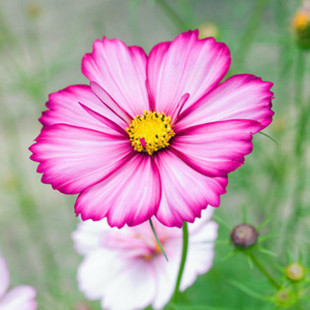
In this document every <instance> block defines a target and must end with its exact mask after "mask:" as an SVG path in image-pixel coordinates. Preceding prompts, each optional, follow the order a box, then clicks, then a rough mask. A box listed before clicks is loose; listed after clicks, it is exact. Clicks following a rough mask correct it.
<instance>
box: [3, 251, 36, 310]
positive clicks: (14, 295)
mask: <svg viewBox="0 0 310 310" xmlns="http://www.w3.org/2000/svg"><path fill="white" fill-rule="evenodd" d="M9 285H10V274H9V270H8V267H7V264H6V262H5V260H4V258H2V257H1V255H0V310H34V309H36V308H37V303H36V301H35V296H36V291H35V289H34V288H33V287H31V286H28V285H20V286H16V287H14V288H13V289H11V290H9V291H7V290H8V287H9Z"/></svg>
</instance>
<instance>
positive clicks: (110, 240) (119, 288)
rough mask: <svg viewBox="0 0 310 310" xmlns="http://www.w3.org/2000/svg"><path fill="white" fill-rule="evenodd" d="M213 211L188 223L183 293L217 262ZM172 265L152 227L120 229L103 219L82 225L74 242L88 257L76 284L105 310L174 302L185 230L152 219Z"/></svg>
mask: <svg viewBox="0 0 310 310" xmlns="http://www.w3.org/2000/svg"><path fill="white" fill-rule="evenodd" d="M212 213H213V208H208V209H207V210H205V211H203V213H202V218H201V219H196V221H195V222H194V223H193V224H189V226H188V228H189V248H188V256H187V261H186V265H185V270H184V274H183V278H182V282H181V287H180V289H181V291H184V290H185V289H186V288H187V287H189V286H190V285H192V284H193V283H194V281H195V280H196V278H197V276H198V275H200V274H203V273H205V272H207V271H208V270H209V269H210V268H211V266H212V262H213V257H214V251H213V248H214V240H215V239H216V237H217V224H216V223H215V222H213V221H210V217H211V216H212ZM152 220H153V224H154V226H155V229H156V232H157V234H158V237H159V239H160V241H161V243H162V245H163V247H164V249H165V251H166V253H167V256H168V258H169V262H167V261H166V260H165V258H164V255H163V254H162V253H161V252H160V249H159V248H158V245H157V244H156V241H155V239H154V236H153V233H152V230H151V228H150V225H149V223H148V222H145V223H143V224H141V225H138V226H135V227H131V228H129V227H124V228H122V229H121V230H118V229H117V228H113V229H112V228H111V227H109V226H108V224H107V223H106V221H105V220H101V221H99V222H93V221H91V220H89V221H85V222H82V223H80V224H79V226H78V229H77V230H76V231H75V232H74V233H73V235H72V237H73V240H74V243H75V248H76V250H77V251H78V252H79V253H80V254H82V255H84V260H83V262H82V263H81V265H80V266H79V269H78V283H79V288H80V290H81V291H82V292H83V293H84V294H85V296H86V298H88V299H92V300H96V299H101V306H102V308H103V309H110V310H131V309H132V310H133V309H134V310H137V309H143V308H145V307H147V306H148V305H150V304H152V306H153V308H155V309H162V308H163V307H164V305H165V304H166V303H167V302H168V301H169V300H170V298H171V296H172V294H173V291H174V286H175V282H176V278H177V273H178V268H179V263H180V259H181V252H182V229H179V228H169V227H166V226H163V225H162V224H160V223H159V222H158V221H157V220H156V219H155V218H153V219H152Z"/></svg>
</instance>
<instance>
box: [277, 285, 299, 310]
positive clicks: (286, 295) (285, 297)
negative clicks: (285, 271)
mask: <svg viewBox="0 0 310 310" xmlns="http://www.w3.org/2000/svg"><path fill="white" fill-rule="evenodd" d="M274 301H275V302H276V304H277V305H278V306H280V307H290V306H292V305H293V304H295V303H296V296H295V294H294V293H293V292H292V291H291V290H290V289H288V288H282V289H280V290H279V291H277V293H276V295H275V296H274Z"/></svg>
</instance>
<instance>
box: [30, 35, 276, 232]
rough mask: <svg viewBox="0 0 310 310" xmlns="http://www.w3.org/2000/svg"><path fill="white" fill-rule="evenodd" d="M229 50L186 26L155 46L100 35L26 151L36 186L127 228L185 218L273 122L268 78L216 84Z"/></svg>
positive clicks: (211, 201)
mask: <svg viewBox="0 0 310 310" xmlns="http://www.w3.org/2000/svg"><path fill="white" fill-rule="evenodd" d="M229 66H230V53H229V49H228V47H227V46H226V45H225V44H223V43H219V42H216V41H215V40H214V39H213V38H207V39H203V40H199V39H198V31H197V30H196V31H188V32H186V33H182V34H180V35H179V36H177V37H176V38H175V39H174V40H173V41H172V42H163V43H159V44H158V45H156V46H155V47H154V48H153V49H152V50H151V52H150V54H149V55H148V56H147V55H146V54H145V52H144V51H143V49H141V48H140V47H137V46H131V47H128V46H126V45H125V44H124V43H123V42H121V41H119V40H117V39H113V40H108V39H107V38H103V40H102V41H100V40H97V41H95V43H94V47H93V52H92V53H91V54H86V55H85V56H84V58H83V60H82V72H83V73H84V75H85V76H86V77H87V78H88V79H89V80H90V86H87V85H75V86H70V87H68V88H65V89H64V90H61V91H59V92H56V93H53V94H51V95H50V97H49V101H48V102H47V108H48V110H47V111H45V112H43V115H42V117H41V118H40V121H41V123H42V124H43V129H42V131H41V133H40V135H39V136H38V138H37V139H36V141H37V142H36V143H35V144H34V145H32V146H31V147H30V150H31V151H32V152H33V155H32V156H31V159H32V160H34V161H37V162H39V166H38V170H37V171H38V172H40V173H43V177H42V182H43V183H48V184H51V185H52V187H53V188H54V189H57V190H59V191H61V192H63V193H65V194H79V196H78V199H77V201H76V204H75V212H76V214H77V215H78V214H81V217H82V219H83V220H87V219H92V220H94V221H98V220H101V219H102V218H107V221H108V223H109V225H110V226H112V227H113V226H117V227H119V228H121V227H123V226H124V225H125V224H127V225H129V226H135V225H138V224H140V223H143V222H144V221H146V220H148V219H150V218H151V217H152V216H154V215H155V217H156V218H157V219H158V220H159V221H160V222H161V223H162V224H164V225H166V226H177V227H181V226H182V223H183V222H184V221H187V222H193V221H194V220H195V218H196V217H199V216H200V214H201V210H203V209H205V208H206V207H207V205H210V206H213V207H217V206H219V204H220V195H221V194H224V193H225V192H226V190H225V188H226V185H227V174H228V173H229V172H231V171H233V170H235V169H237V168H238V167H239V166H241V165H242V164H243V162H244V156H245V155H246V154H249V153H250V152H251V151H252V143H251V140H252V135H253V134H255V133H257V132H258V131H260V130H262V129H263V128H265V127H266V126H268V125H269V124H270V122H271V121H272V115H273V112H272V110H271V100H272V97H273V93H272V92H271V91H270V88H271V86H272V83H270V82H264V81H262V80H261V79H260V78H258V77H256V76H253V75H249V74H240V75H235V76H232V77H230V78H229V79H227V80H226V81H225V82H223V83H221V84H219V82H220V81H221V80H222V78H223V77H224V76H225V74H226V73H227V71H228V69H229Z"/></svg>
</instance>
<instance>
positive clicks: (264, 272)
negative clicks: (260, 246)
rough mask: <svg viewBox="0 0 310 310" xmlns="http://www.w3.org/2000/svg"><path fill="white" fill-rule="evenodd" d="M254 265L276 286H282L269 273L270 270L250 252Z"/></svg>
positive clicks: (277, 287)
mask: <svg viewBox="0 0 310 310" xmlns="http://www.w3.org/2000/svg"><path fill="white" fill-rule="evenodd" d="M249 256H250V258H251V260H252V262H253V263H254V265H255V266H256V267H257V268H258V269H259V270H260V271H261V272H262V274H263V275H264V276H265V277H266V278H267V279H268V280H269V282H270V283H271V284H272V285H273V286H274V287H275V288H276V289H280V288H281V286H280V284H278V282H277V281H276V280H275V279H274V278H273V277H272V276H271V275H270V274H269V273H268V271H267V270H266V269H265V268H264V266H263V265H262V264H261V263H260V262H259V261H258V260H257V258H256V257H255V255H254V254H253V253H250V254H249Z"/></svg>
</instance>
